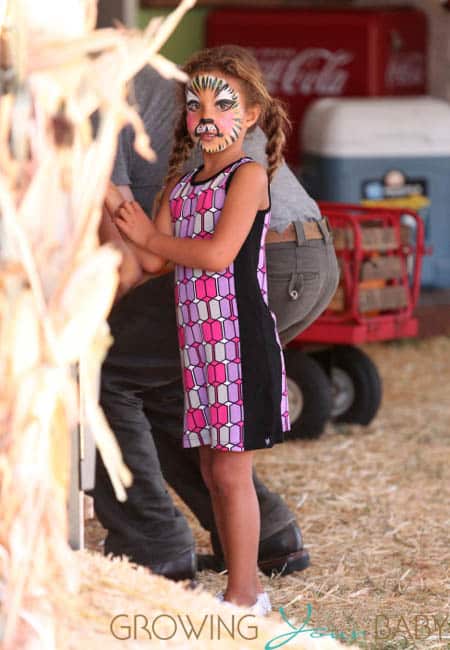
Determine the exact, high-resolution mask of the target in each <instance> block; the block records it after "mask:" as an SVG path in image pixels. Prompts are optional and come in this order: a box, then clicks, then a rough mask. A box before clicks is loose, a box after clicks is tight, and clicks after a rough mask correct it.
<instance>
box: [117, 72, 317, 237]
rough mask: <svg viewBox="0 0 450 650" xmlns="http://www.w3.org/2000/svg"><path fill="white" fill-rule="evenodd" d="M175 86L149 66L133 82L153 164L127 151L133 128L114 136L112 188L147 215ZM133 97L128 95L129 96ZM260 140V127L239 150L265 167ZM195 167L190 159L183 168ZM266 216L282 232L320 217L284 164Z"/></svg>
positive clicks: (159, 175)
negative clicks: (122, 188)
mask: <svg viewBox="0 0 450 650" xmlns="http://www.w3.org/2000/svg"><path fill="white" fill-rule="evenodd" d="M175 88H176V84H175V82H174V81H173V80H170V79H169V80H168V79H163V78H162V77H160V76H159V74H158V73H157V72H156V71H155V70H153V68H151V67H150V66H146V67H145V68H143V69H142V70H141V71H140V72H139V73H138V74H137V75H136V77H135V79H134V90H133V92H134V99H135V102H136V104H137V107H138V111H139V114H140V116H141V118H142V121H143V122H144V126H145V129H146V131H147V133H148V134H149V136H150V139H151V144H152V147H153V149H154V150H155V152H156V154H157V160H156V161H155V162H154V163H149V162H148V161H147V160H145V159H144V158H142V157H141V156H140V155H139V154H138V153H137V152H136V151H135V150H134V147H133V140H134V133H133V128H132V127H131V126H130V125H128V126H126V127H125V128H124V129H122V131H121V133H120V136H119V144H118V150H117V156H116V160H115V163H114V169H113V174H112V180H113V182H114V183H116V185H129V186H130V189H131V191H132V192H133V195H134V197H135V199H136V201H138V202H139V203H140V204H141V205H142V207H143V209H144V210H145V211H146V212H147V214H150V213H151V208H152V205H153V201H154V199H155V196H156V194H157V193H158V192H159V190H160V189H161V186H162V183H163V181H164V177H165V174H166V170H167V165H168V160H169V155H170V151H171V149H172V142H173V130H174V120H175V117H176V92H175ZM131 98H132V99H133V93H132V95H131ZM265 146H266V136H265V135H264V133H263V132H262V131H261V129H260V128H256V129H255V130H254V131H253V133H250V134H248V135H247V137H246V139H245V141H244V150H245V153H246V154H247V155H248V156H251V157H252V158H254V159H255V160H256V161H257V162H259V163H261V164H263V165H265V164H266V156H265ZM198 164H199V162H198V156H195V154H194V155H193V157H192V159H191V160H190V161H188V164H187V169H192V167H195V166H197V165H198ZM270 192H271V197H272V217H271V222H270V227H271V228H273V229H275V230H278V231H280V232H281V231H283V230H284V229H285V228H286V226H287V225H288V224H289V223H290V222H291V221H296V220H300V221H310V220H314V219H320V218H321V215H320V211H319V208H318V206H317V203H316V202H315V201H314V200H313V199H312V198H311V197H310V196H309V195H308V194H307V193H306V191H305V190H304V189H303V187H302V186H301V184H300V183H299V181H298V180H297V178H296V177H295V176H294V174H293V173H292V172H291V170H290V169H289V167H288V166H287V165H286V163H283V164H282V165H281V167H280V168H279V169H278V170H277V172H276V174H275V176H274V178H273V179H272V183H271V185H270Z"/></svg>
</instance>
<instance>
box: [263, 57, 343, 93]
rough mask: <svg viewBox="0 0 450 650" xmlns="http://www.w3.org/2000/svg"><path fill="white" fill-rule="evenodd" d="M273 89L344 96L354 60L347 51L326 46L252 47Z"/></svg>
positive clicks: (285, 91)
mask: <svg viewBox="0 0 450 650" xmlns="http://www.w3.org/2000/svg"><path fill="white" fill-rule="evenodd" d="M252 50H253V53H254V55H255V56H256V58H257V59H258V62H259V65H260V66H261V69H262V71H263V74H264V77H265V80H266V84H267V86H268V88H269V91H270V92H271V93H273V94H275V95H276V94H282V95H319V96H320V95H324V96H333V95H342V94H343V93H344V89H345V86H346V83H347V80H348V78H349V70H348V69H346V66H348V64H349V63H350V62H351V61H352V60H353V58H354V57H353V54H352V53H351V52H348V51H347V50H336V51H334V52H332V51H331V50H328V49H326V48H323V47H314V48H306V49H304V50H301V51H300V52H299V51H298V50H295V49H293V48H285V49H282V48H280V49H278V48H252Z"/></svg>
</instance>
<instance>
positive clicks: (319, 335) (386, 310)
mask: <svg viewBox="0 0 450 650" xmlns="http://www.w3.org/2000/svg"><path fill="white" fill-rule="evenodd" d="M319 205H320V208H321V211H322V214H323V215H324V216H325V217H327V219H328V221H329V224H330V227H331V229H332V230H333V234H334V241H335V247H336V253H337V256H338V261H339V265H340V269H341V280H340V284H339V287H338V291H337V292H336V294H335V297H334V298H333V300H332V301H331V303H330V305H329V307H328V309H327V310H326V311H325V313H324V314H323V315H322V316H321V317H320V318H319V319H318V320H317V321H316V322H315V323H313V324H312V325H311V326H310V327H309V328H308V329H307V330H305V331H304V332H303V333H302V334H300V335H299V336H298V337H297V338H296V339H294V340H293V341H292V342H291V343H290V344H289V346H288V348H287V349H286V350H285V359H286V369H287V374H288V378H289V390H290V402H291V422H292V434H291V435H292V436H293V437H316V436H319V435H320V434H321V433H322V431H323V428H324V425H325V423H326V421H327V420H329V419H332V420H334V421H336V422H352V423H359V424H368V423H369V422H370V421H371V420H372V419H373V418H374V416H375V414H376V412H377V411H378V408H379V406H380V403H381V394H382V387H381V380H380V377H379V374H378V371H377V369H376V366H375V365H374V363H373V362H372V361H371V359H370V358H369V357H368V356H367V355H366V354H365V352H363V351H362V350H360V349H359V348H358V347H355V346H356V345H358V344H361V343H368V342H372V341H387V340H393V339H400V338H406V337H413V336H415V335H416V334H417V329H418V324H417V320H416V318H414V308H415V306H416V304H417V300H418V297H419V291H420V274H421V266H422V258H423V255H424V254H425V252H427V251H426V250H425V245H424V226H423V222H422V219H421V218H420V216H419V215H418V214H417V213H416V212H414V211H412V210H408V209H402V208H401V209H397V208H396V209H392V208H386V207H364V206H361V205H353V204H342V203H328V202H321V203H320V204H319ZM306 352H307V353H306Z"/></svg>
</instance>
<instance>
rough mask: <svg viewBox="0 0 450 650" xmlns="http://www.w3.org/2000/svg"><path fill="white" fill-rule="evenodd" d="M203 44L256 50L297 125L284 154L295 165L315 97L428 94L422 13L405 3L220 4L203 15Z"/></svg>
mask: <svg viewBox="0 0 450 650" xmlns="http://www.w3.org/2000/svg"><path fill="white" fill-rule="evenodd" d="M207 43H208V45H209V46H212V45H220V44H223V43H235V44H238V45H243V46H246V47H248V48H250V49H251V50H252V52H253V53H254V54H255V56H256V58H257V59H258V61H259V64H260V65H261V68H262V70H263V72H264V75H265V78H266V81H267V84H268V87H269V89H270V92H271V93H272V94H273V95H275V96H277V97H279V98H280V99H282V100H284V101H285V102H286V103H287V104H288V107H289V113H290V117H291V119H292V122H293V126H294V129H293V133H292V136H291V139H290V143H289V149H288V151H287V159H288V161H289V162H290V164H291V165H292V166H293V167H294V168H295V167H297V166H298V165H299V162H300V154H301V152H300V142H299V127H300V124H301V120H302V116H303V114H304V112H305V109H306V107H307V106H308V104H309V103H310V102H311V101H312V100H314V99H317V98H319V97H340V96H345V97H355V96H360V97H374V96H386V95H417V94H423V93H425V92H426V58H427V57H426V51H427V22H426V16H425V14H424V13H423V12H422V11H420V10H418V9H414V8H410V7H405V8H396V9H342V10H340V9H336V10H332V11H329V10H320V9H311V10H309V9H308V10H305V9H275V10H274V9H270V10H269V9H219V10H216V11H212V12H211V13H210V15H209V17H208V23H207Z"/></svg>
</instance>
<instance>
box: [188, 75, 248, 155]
mask: <svg viewBox="0 0 450 650" xmlns="http://www.w3.org/2000/svg"><path fill="white" fill-rule="evenodd" d="M202 107H203V109H205V107H206V108H207V112H208V115H207V117H204V116H203V117H199V115H197V113H198V112H199V111H200V108H202ZM186 109H187V114H186V120H187V127H188V131H189V133H190V135H191V137H192V139H193V140H194V141H195V142H198V143H199V145H200V147H201V148H202V149H203V150H204V151H206V152H208V153H217V152H219V151H223V150H224V149H226V148H227V147H229V146H230V145H231V144H233V142H236V140H237V139H238V138H239V134H240V132H241V128H242V108H241V104H240V97H239V92H238V91H237V90H235V89H234V88H233V87H232V86H231V85H230V84H229V83H228V81H226V80H225V79H221V78H220V77H214V76H212V75H198V76H196V77H194V78H193V79H192V80H191V81H190V82H189V84H188V86H187V87H186Z"/></svg>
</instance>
